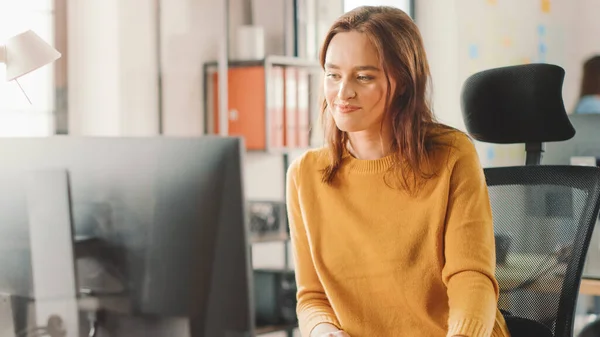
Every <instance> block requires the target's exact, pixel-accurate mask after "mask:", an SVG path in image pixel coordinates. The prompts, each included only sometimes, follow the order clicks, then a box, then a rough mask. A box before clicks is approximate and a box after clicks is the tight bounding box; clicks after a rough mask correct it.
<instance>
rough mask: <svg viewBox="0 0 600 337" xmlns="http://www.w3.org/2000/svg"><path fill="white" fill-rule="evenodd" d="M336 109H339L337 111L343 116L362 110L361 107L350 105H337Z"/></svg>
mask: <svg viewBox="0 0 600 337" xmlns="http://www.w3.org/2000/svg"><path fill="white" fill-rule="evenodd" d="M335 107H336V108H337V110H338V111H339V112H341V113H343V114H347V113H351V112H353V111H356V110H358V109H360V107H359V106H356V105H349V104H336V105H335Z"/></svg>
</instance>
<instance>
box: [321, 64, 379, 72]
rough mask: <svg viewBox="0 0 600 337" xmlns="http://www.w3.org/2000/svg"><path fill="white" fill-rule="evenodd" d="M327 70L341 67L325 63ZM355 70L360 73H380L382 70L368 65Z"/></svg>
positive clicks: (357, 67)
mask: <svg viewBox="0 0 600 337" xmlns="http://www.w3.org/2000/svg"><path fill="white" fill-rule="evenodd" d="M325 68H329V69H340V67H339V66H338V65H335V64H333V63H325ZM354 70H359V71H363V70H372V71H380V70H381V69H379V68H378V67H376V66H370V65H366V66H356V67H354Z"/></svg>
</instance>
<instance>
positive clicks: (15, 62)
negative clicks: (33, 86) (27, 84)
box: [0, 30, 61, 81]
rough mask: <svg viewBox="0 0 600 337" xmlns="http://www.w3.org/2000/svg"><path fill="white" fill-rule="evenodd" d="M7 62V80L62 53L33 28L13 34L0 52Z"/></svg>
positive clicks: (17, 76)
mask: <svg viewBox="0 0 600 337" xmlns="http://www.w3.org/2000/svg"><path fill="white" fill-rule="evenodd" d="M2 51H4V55H3V57H2V56H0V61H4V63H6V80H7V81H12V80H14V79H16V78H19V77H21V76H23V75H25V74H27V73H29V72H31V71H34V70H36V69H38V68H41V67H43V66H45V65H47V64H49V63H52V62H54V61H56V60H57V59H58V58H60V56H61V54H60V53H59V52H58V51H57V50H56V49H54V48H53V47H52V46H51V45H49V44H48V43H46V41H44V40H43V39H42V38H41V37H39V36H38V35H37V34H36V33H34V32H33V31H31V30H28V31H26V32H23V33H21V34H19V35H16V36H13V37H11V38H10V39H8V41H6V45H5V46H4V48H2V46H0V53H2Z"/></svg>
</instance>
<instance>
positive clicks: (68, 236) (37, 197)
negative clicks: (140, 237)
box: [26, 169, 79, 337]
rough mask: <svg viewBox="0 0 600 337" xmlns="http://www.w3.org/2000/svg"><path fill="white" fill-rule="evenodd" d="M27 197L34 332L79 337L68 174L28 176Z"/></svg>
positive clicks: (32, 173) (53, 172) (57, 171)
mask: <svg viewBox="0 0 600 337" xmlns="http://www.w3.org/2000/svg"><path fill="white" fill-rule="evenodd" d="M26 196H27V215H28V220H29V221H28V224H29V239H30V247H31V267H32V274H33V294H34V300H35V302H34V306H35V309H34V310H35V326H36V327H39V328H41V329H45V330H44V331H46V333H47V335H49V336H51V337H54V336H63V337H78V336H79V313H78V307H77V282H76V272H75V258H74V239H73V238H74V236H73V224H72V221H71V220H72V216H71V198H70V187H69V177H68V172H67V171H66V170H64V169H48V170H37V171H30V172H27V175H26ZM30 326H31V325H30Z"/></svg>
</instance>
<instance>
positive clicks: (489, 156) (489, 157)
mask: <svg viewBox="0 0 600 337" xmlns="http://www.w3.org/2000/svg"><path fill="white" fill-rule="evenodd" d="M495 156H496V153H495V152H494V147H492V146H490V147H488V149H487V160H492V159H494V157H495Z"/></svg>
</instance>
